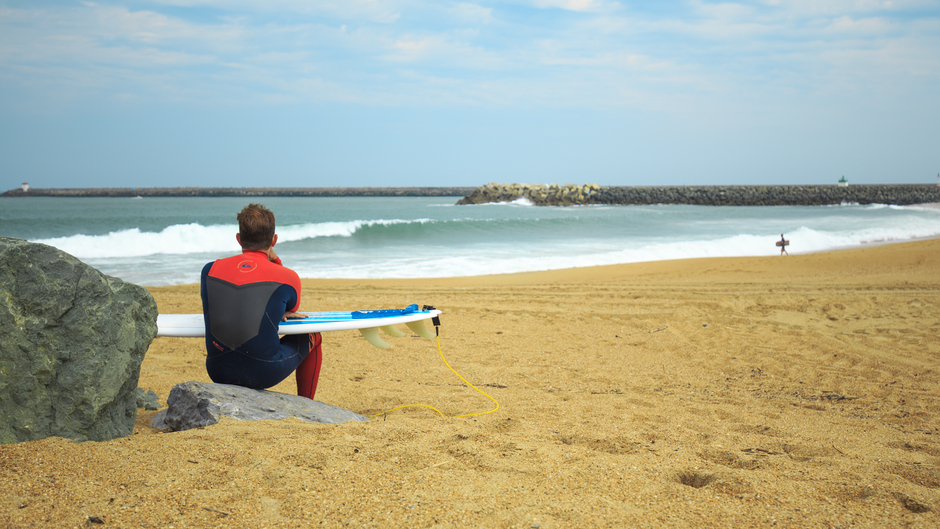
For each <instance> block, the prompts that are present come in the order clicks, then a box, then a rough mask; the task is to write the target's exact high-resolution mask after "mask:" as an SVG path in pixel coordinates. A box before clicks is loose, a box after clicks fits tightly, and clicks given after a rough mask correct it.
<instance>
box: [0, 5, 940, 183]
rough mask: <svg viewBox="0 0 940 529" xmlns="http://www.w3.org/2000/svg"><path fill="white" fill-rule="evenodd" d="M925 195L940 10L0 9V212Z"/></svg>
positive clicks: (935, 142)
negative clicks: (109, 191) (454, 192)
mask: <svg viewBox="0 0 940 529" xmlns="http://www.w3.org/2000/svg"><path fill="white" fill-rule="evenodd" d="M938 172H940V0H931V1H928V0H895V1H880V0H877V1H876V0H825V1H823V0H763V1H749V2H740V1H739V2H731V1H729V2H710V1H703V0H697V1H662V2H626V1H610V0H508V1H489V2H472V1H466V2H460V1H456V2H452V1H447V0H437V1H425V0H331V1H313V0H264V1H262V0H149V1H148V0H124V1H120V0H114V1H112V0H101V1H96V2H79V1H71V0H29V1H27V0H0V190H5V189H12V188H14V187H18V186H19V184H20V182H23V181H28V182H30V184H31V185H33V186H34V187H98V186H102V187H112V186H128V187H131V186H137V187H154V186H190V185H195V186H267V187H279V186H313V187H319V186H437V185H461V186H464V185H465V186H476V185H481V184H484V183H487V182H493V181H497V182H528V183H535V182H545V183H568V182H570V183H586V182H596V183H599V184H602V185H706V184H729V185H734V184H829V183H835V182H836V181H837V180H838V179H839V178H840V177H841V176H843V175H845V177H846V178H847V179H848V180H849V181H850V182H851V183H936V182H937V174H938Z"/></svg>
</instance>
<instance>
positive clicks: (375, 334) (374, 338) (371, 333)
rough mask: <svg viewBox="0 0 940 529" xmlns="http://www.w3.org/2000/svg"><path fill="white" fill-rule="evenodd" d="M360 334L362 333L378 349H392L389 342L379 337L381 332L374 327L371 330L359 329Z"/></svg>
mask: <svg viewBox="0 0 940 529" xmlns="http://www.w3.org/2000/svg"><path fill="white" fill-rule="evenodd" d="M359 332H361V333H362V336H363V337H364V338H365V339H366V340H367V341H368V342H369V343H371V344H372V345H374V346H376V347H378V348H379V349H388V348H389V347H391V345H389V344H388V342H386V341H385V340H383V339H382V338H380V337H379V330H378V328H376V327H372V328H371V329H359Z"/></svg>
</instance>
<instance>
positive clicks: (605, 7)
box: [531, 0, 620, 13]
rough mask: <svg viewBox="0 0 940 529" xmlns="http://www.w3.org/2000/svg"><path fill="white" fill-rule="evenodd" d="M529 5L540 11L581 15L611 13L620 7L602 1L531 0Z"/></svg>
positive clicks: (616, 3) (617, 4)
mask: <svg viewBox="0 0 940 529" xmlns="http://www.w3.org/2000/svg"><path fill="white" fill-rule="evenodd" d="M531 5H532V6H533V7H537V8H540V9H563V10H566V11H577V12H583V13H596V12H603V11H611V10H614V9H617V8H619V7H620V4H619V3H618V2H606V1H603V0H531Z"/></svg>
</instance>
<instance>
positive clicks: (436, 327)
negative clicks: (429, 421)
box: [369, 306, 499, 419]
mask: <svg viewBox="0 0 940 529" xmlns="http://www.w3.org/2000/svg"><path fill="white" fill-rule="evenodd" d="M424 310H434V307H427V306H425V307H424ZM431 322H432V323H433V324H434V334H435V337H436V338H437V352H438V353H440V355H441V360H443V361H444V365H445V366H447V369H450V371H451V373H453V374H455V375H457V378H459V379H460V380H463V382H464V384H466V385H468V386H470V387H471V388H473V389H475V390H477V391H478V392H479V393H480V394H481V395H483V396H484V397H486V398H488V399H490V400H491V401H493V404H495V405H496V407H495V408H493V409H492V410H489V411H481V412H477V413H466V414H463V415H451V416H449V417H448V416H447V415H444V413H443V412H442V411H441V410H439V409H437V408H435V407H434V406H429V405H427V404H405V405H402V406H396V407H394V408H392V409H390V410H385V411H383V412H380V413H376V414H375V415H369V418H374V417H378V416H379V415H387V414H389V413H391V412H393V411H395V410H401V409H404V408H428V409H430V410H434V411H436V412H437V414H438V415H440V416H441V417H445V418H450V419H459V418H461V417H476V416H477V415H487V414H489V413H493V412H494V411H496V410H498V409H499V402H497V401H496V399H494V398H493V397H491V396H489V395H487V394H486V393H484V392H483V390H481V389H480V388H478V387H476V386H474V385H473V384H471V383H470V381H468V380H467V379H465V378H464V377H463V376H462V375H461V374H460V373H458V372H457V371H456V370H455V369H454V368H453V367H450V363H449V362H447V359H446V358H444V350H443V349H442V348H441V331H440V328H441V319H440V318H439V317H438V316H435V317H434V318H432V319H431Z"/></svg>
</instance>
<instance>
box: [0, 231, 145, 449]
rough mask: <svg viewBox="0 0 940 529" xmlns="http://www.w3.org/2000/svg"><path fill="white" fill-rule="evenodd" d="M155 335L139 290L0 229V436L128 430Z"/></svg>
mask: <svg viewBox="0 0 940 529" xmlns="http://www.w3.org/2000/svg"><path fill="white" fill-rule="evenodd" d="M156 334H157V305H156V303H155V302H154V300H153V297H152V296H151V295H150V293H149V292H147V291H146V290H145V289H143V288H141V287H139V286H137V285H134V284H131V283H125V282H124V281H121V280H120V279H117V278H114V277H110V276H106V275H104V274H102V273H101V272H99V271H97V270H95V269H94V268H92V267H90V266H88V265H86V264H84V263H82V262H81V261H79V260H78V259H76V258H74V257H72V256H71V255H69V254H67V253H65V252H62V251H60V250H57V249H55V248H53V247H51V246H46V245H44V244H33V243H29V242H26V241H24V240H21V239H12V238H9V237H0V337H2V338H0V443H15V442H20V441H29V440H34V439H42V438H44V437H49V436H58V437H66V438H69V439H75V440H78V441H84V440H94V441H105V440H108V439H114V438H115V437H121V436H124V435H128V434H130V433H132V432H133V431H134V420H135V418H136V414H137V392H136V390H137V379H138V376H139V375H140V363H141V362H142V361H143V359H144V353H146V351H147V348H148V347H149V346H150V342H151V341H153V338H154V336H156Z"/></svg>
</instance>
